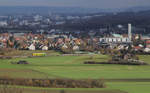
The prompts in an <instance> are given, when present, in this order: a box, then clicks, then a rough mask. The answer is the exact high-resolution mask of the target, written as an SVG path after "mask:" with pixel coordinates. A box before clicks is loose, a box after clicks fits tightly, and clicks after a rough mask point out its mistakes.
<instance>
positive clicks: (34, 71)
mask: <svg viewBox="0 0 150 93" xmlns="http://www.w3.org/2000/svg"><path fill="white" fill-rule="evenodd" d="M30 53H31V52H30ZM54 54H55V53H54ZM56 54H57V53H56ZM139 57H140V60H143V61H145V62H147V63H149V64H150V55H140V56H139ZM108 59H109V56H107V55H94V56H93V58H92V57H91V55H83V56H49V57H38V58H15V59H10V60H9V59H7V60H6V59H5V60H2V59H0V76H8V77H15V78H72V79H99V78H101V79H150V74H149V73H150V65H147V66H128V65H107V64H99V65H87V64H83V62H84V61H89V60H94V61H98V62H100V61H101V62H103V61H107V60H108ZM19 60H26V61H28V62H29V65H15V64H11V63H10V62H12V61H14V62H16V61H19ZM107 86H108V87H107V88H106V89H89V91H90V90H121V91H126V92H128V93H149V91H150V88H149V87H150V82H108V83H107ZM46 90H47V89H46ZM73 90H80V89H73ZM81 90H85V89H81ZM86 90H87V89H86ZM114 93H117V92H114Z"/></svg>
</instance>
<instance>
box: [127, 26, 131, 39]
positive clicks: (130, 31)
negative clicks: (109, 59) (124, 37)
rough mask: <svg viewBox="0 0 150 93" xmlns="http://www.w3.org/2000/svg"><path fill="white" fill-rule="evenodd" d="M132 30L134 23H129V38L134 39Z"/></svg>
mask: <svg viewBox="0 0 150 93" xmlns="http://www.w3.org/2000/svg"><path fill="white" fill-rule="evenodd" d="M131 31H132V25H131V24H128V38H129V39H130V40H132V33H131Z"/></svg>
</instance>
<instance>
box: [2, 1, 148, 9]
mask: <svg viewBox="0 0 150 93" xmlns="http://www.w3.org/2000/svg"><path fill="white" fill-rule="evenodd" d="M0 6H65V7H67V6H71V7H89V8H121V7H134V6H150V0H0Z"/></svg>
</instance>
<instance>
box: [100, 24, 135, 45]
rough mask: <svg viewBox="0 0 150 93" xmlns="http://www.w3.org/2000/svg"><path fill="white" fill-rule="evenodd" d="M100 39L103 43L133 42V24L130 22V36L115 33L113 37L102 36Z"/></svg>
mask: <svg viewBox="0 0 150 93" xmlns="http://www.w3.org/2000/svg"><path fill="white" fill-rule="evenodd" d="M99 41H100V42H101V43H131V42H132V33H131V24H128V37H123V36H121V35H117V34H115V35H114V36H113V37H104V38H100V39H99Z"/></svg>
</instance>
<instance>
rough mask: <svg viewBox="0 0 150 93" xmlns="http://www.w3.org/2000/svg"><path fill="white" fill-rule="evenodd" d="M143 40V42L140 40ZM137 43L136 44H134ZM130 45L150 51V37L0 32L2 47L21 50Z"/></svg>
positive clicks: (75, 49) (94, 48) (77, 48)
mask: <svg viewBox="0 0 150 93" xmlns="http://www.w3.org/2000/svg"><path fill="white" fill-rule="evenodd" d="M139 41H142V42H143V43H141V42H139ZM134 43H136V44H134ZM129 45H130V46H132V48H133V49H135V50H136V51H139V50H141V49H142V50H143V51H145V52H150V38H144V36H143V38H139V37H138V35H134V36H133V38H132V41H131V39H129V38H128V37H127V36H125V35H122V36H119V35H112V36H111V37H102V38H100V37H92V38H91V37H89V38H76V37H73V36H72V35H69V36H68V35H42V34H31V33H28V34H25V33H14V34H10V33H2V34H0V48H15V49H21V50H50V49H55V50H62V49H64V50H65V49H68V50H69V49H70V50H73V51H79V50H90V49H92V50H100V48H109V49H114V48H117V49H118V50H120V49H128V48H129Z"/></svg>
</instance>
